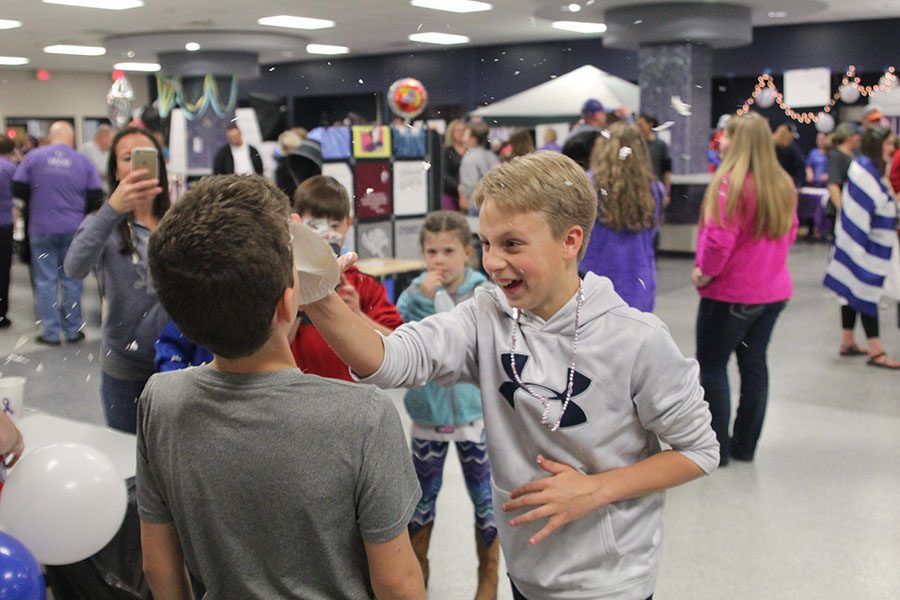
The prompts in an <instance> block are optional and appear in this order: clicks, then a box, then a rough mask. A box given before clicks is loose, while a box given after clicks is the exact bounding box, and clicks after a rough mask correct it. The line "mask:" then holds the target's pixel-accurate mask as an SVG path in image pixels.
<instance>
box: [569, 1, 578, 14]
mask: <svg viewBox="0 0 900 600" xmlns="http://www.w3.org/2000/svg"><path fill="white" fill-rule="evenodd" d="M568 9H569V12H579V11H580V10H581V5H580V4H575V3H574V2H573V3H572V4H570V5H569V6H568Z"/></svg>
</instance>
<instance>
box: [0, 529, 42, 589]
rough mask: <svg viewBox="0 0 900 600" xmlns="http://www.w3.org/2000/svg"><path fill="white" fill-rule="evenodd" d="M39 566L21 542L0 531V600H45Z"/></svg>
mask: <svg viewBox="0 0 900 600" xmlns="http://www.w3.org/2000/svg"><path fill="white" fill-rule="evenodd" d="M46 598H47V586H46V585H44V575H43V574H42V573H41V566H40V565H39V564H38V562H37V561H36V560H35V559H34V557H33V556H32V555H31V552H29V551H28V549H27V548H26V547H25V546H23V545H22V542H20V541H19V540H17V539H16V538H14V537H12V536H11V535H7V534H5V533H3V532H2V531H0V600H46Z"/></svg>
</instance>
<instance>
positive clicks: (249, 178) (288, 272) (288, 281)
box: [148, 175, 294, 358]
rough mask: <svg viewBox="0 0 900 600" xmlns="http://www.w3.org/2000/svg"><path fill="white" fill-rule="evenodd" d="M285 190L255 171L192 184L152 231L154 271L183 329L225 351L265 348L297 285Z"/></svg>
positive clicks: (237, 355) (214, 349)
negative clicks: (281, 305) (278, 312)
mask: <svg viewBox="0 0 900 600" xmlns="http://www.w3.org/2000/svg"><path fill="white" fill-rule="evenodd" d="M288 219H289V214H288V208H287V202H286V198H285V196H284V193H282V192H281V191H280V190H279V189H278V188H276V187H275V186H274V185H272V184H271V183H269V182H268V181H266V180H265V179H263V178H262V177H259V176H257V175H217V176H213V177H206V178H204V179H202V180H200V181H199V182H198V183H196V184H194V185H193V186H192V187H191V189H190V191H188V192H187V193H186V194H185V195H184V197H183V198H182V199H181V201H179V202H178V203H177V204H175V205H174V206H173V207H172V208H171V209H170V210H169V211H168V212H167V213H166V216H165V217H164V218H163V219H162V221H160V224H159V227H157V228H156V230H155V231H154V232H153V233H152V234H151V235H150V245H149V249H148V258H149V264H150V274H151V277H152V279H153V284H154V286H155V288H156V293H157V295H158V296H159V299H160V302H162V305H163V307H164V308H165V309H166V311H167V312H168V313H169V316H170V317H172V320H173V321H175V324H176V325H178V327H179V328H180V329H181V331H182V333H184V335H185V336H187V337H188V338H190V339H191V340H193V341H194V342H196V343H197V344H200V345H201V346H204V347H206V348H208V349H209V350H210V351H211V352H212V353H213V354H216V355H218V356H223V357H225V358H240V357H243V356H248V355H250V354H253V353H254V352H256V351H257V350H259V349H260V348H261V347H262V346H263V344H265V343H266V341H267V340H268V339H269V336H270V335H271V334H272V317H273V315H274V312H275V306H276V304H277V302H278V300H279V299H280V298H281V295H282V294H283V293H284V290H285V289H286V288H290V287H293V285H294V274H293V269H294V265H293V263H294V260H293V254H292V252H291V236H290V231H289V229H288Z"/></svg>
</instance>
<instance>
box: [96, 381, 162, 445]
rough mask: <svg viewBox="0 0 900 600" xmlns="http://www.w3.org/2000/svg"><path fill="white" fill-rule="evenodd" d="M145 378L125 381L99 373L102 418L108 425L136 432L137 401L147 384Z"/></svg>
mask: <svg viewBox="0 0 900 600" xmlns="http://www.w3.org/2000/svg"><path fill="white" fill-rule="evenodd" d="M147 379H150V378H149V377H147ZM147 379H141V380H140V381H126V380H124V379H116V378H115V377H112V376H110V375H107V374H106V373H103V372H101V373H100V399H101V400H102V401H103V418H104V419H105V420H106V425H107V426H108V427H112V428H113V429H118V430H119V431H124V432H126V433H137V402H138V399H139V398H140V397H141V392H143V391H144V386H145V385H147Z"/></svg>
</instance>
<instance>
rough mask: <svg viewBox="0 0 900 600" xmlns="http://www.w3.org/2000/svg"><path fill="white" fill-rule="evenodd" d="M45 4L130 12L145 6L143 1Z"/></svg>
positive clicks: (48, 0) (47, 0)
mask: <svg viewBox="0 0 900 600" xmlns="http://www.w3.org/2000/svg"><path fill="white" fill-rule="evenodd" d="M44 4H62V5H64V6H78V7H80V8H102V9H104V10H128V9H129V8H139V7H141V6H143V5H144V2H143V0H44Z"/></svg>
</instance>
